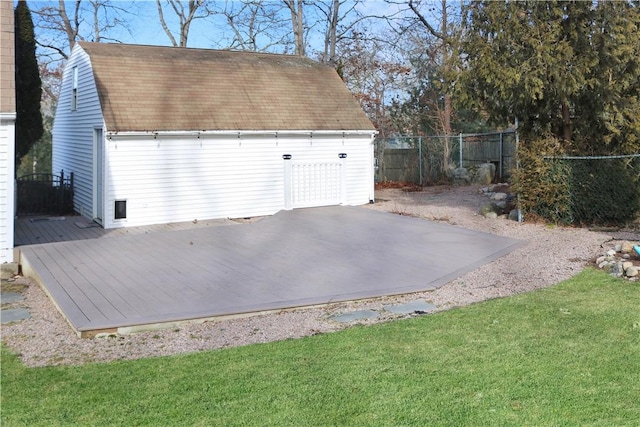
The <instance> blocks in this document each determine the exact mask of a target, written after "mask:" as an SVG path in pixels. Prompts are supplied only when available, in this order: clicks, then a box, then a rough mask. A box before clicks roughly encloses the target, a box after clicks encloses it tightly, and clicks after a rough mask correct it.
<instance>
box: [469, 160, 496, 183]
mask: <svg viewBox="0 0 640 427" xmlns="http://www.w3.org/2000/svg"><path fill="white" fill-rule="evenodd" d="M495 175H496V165H494V164H493V163H483V164H481V165H480V166H479V167H478V170H477V171H476V173H475V174H474V175H473V179H472V182H473V183H474V184H482V185H487V184H491V181H493V177H494V176H495Z"/></svg>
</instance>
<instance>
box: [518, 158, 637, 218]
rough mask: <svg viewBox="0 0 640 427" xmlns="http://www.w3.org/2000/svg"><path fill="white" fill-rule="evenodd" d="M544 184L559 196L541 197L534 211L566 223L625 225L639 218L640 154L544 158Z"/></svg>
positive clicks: (534, 206) (533, 208)
mask: <svg viewBox="0 0 640 427" xmlns="http://www.w3.org/2000/svg"><path fill="white" fill-rule="evenodd" d="M545 162H546V163H547V171H548V175H549V176H548V177H546V179H545V184H547V183H551V184H553V185H555V188H557V195H556V196H554V197H551V198H549V199H546V200H545V198H538V199H537V200H535V203H533V204H532V206H531V208H530V209H531V212H533V213H535V214H537V215H540V216H542V217H544V218H546V219H550V220H554V221H556V222H560V223H565V224H585V225H612V226H624V225H628V224H631V223H633V222H634V221H635V222H636V223H637V221H638V220H640V154H631V155H623V156H597V157H593V156H557V157H545Z"/></svg>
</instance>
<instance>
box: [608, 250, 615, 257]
mask: <svg viewBox="0 0 640 427" xmlns="http://www.w3.org/2000/svg"><path fill="white" fill-rule="evenodd" d="M615 255H616V251H614V250H613V249H609V250H608V251H607V256H615Z"/></svg>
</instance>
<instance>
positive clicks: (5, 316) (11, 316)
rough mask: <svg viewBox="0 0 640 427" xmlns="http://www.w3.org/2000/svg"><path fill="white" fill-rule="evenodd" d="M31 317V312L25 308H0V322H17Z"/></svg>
mask: <svg viewBox="0 0 640 427" xmlns="http://www.w3.org/2000/svg"><path fill="white" fill-rule="evenodd" d="M30 317H31V314H30V313H29V311H28V310H27V309H26V308H9V309H7V310H0V323H11V322H17V321H18V320H25V319H28V318H30Z"/></svg>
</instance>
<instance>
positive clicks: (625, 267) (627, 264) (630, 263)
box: [622, 261, 633, 271]
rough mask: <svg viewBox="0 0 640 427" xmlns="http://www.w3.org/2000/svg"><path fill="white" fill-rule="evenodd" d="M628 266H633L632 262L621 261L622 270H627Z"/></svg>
mask: <svg viewBox="0 0 640 427" xmlns="http://www.w3.org/2000/svg"><path fill="white" fill-rule="evenodd" d="M629 267H633V263H632V262H629V261H627V262H623V263H622V269H623V270H624V271H627V268H629Z"/></svg>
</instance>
